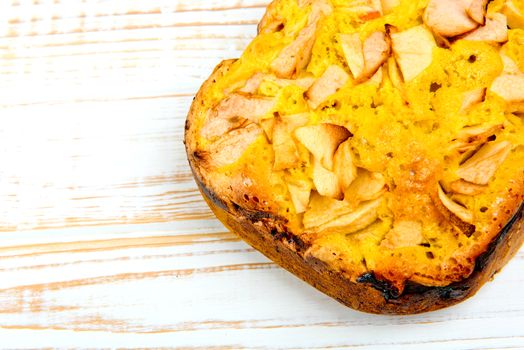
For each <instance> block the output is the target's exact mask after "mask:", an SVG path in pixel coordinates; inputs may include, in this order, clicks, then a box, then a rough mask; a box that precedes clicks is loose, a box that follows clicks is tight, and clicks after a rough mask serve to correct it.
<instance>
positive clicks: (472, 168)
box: [456, 141, 512, 185]
mask: <svg viewBox="0 0 524 350" xmlns="http://www.w3.org/2000/svg"><path fill="white" fill-rule="evenodd" d="M511 148H512V146H511V143H509V142H508V141H501V142H488V143H486V144H485V145H484V146H482V147H481V148H480V149H479V150H478V151H477V152H476V153H475V154H474V155H473V156H472V157H471V158H469V159H468V160H467V161H466V162H464V164H462V165H461V166H460V167H459V168H458V169H457V172H456V173H457V175H458V176H459V177H461V178H462V179H464V180H466V181H468V182H471V183H474V184H477V185H487V184H488V182H489V180H490V179H491V177H492V176H493V175H494V174H495V172H496V171H497V169H498V168H499V167H500V165H501V164H502V163H503V162H504V160H505V159H506V157H507V156H508V155H509V153H510V152H511Z"/></svg>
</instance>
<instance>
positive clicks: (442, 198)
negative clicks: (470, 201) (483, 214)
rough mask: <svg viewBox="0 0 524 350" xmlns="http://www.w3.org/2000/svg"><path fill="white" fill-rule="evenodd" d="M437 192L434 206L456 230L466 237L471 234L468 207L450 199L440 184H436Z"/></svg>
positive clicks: (471, 226) (472, 228)
mask: <svg viewBox="0 0 524 350" xmlns="http://www.w3.org/2000/svg"><path fill="white" fill-rule="evenodd" d="M437 194H438V196H437V198H436V200H434V204H435V207H436V208H437V209H438V210H439V211H440V213H441V214H442V215H443V216H444V217H445V218H446V219H447V220H448V221H449V223H450V224H451V225H452V226H453V227H454V228H455V229H456V230H457V231H459V232H461V233H463V234H465V235H466V236H468V237H469V236H471V235H472V234H473V233H474V232H475V226H474V225H473V213H472V212H471V211H470V210H469V209H467V208H465V207H463V206H462V205H460V204H458V203H457V202H454V201H453V200H451V198H449V197H448V196H447V194H446V193H445V192H444V190H443V189H442V186H441V185H440V184H438V188H437Z"/></svg>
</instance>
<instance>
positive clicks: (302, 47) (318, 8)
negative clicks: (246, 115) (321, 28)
mask: <svg viewBox="0 0 524 350" xmlns="http://www.w3.org/2000/svg"><path fill="white" fill-rule="evenodd" d="M309 4H311V12H310V14H309V19H308V23H307V25H306V26H305V27H304V28H303V29H302V30H301V31H300V32H299V33H298V36H297V38H296V39H295V41H293V42H292V43H291V44H289V45H288V46H286V47H284V48H283V49H282V51H280V54H279V55H278V56H277V58H275V59H274V60H273V62H271V65H270V67H271V70H272V71H273V72H274V73H275V74H276V75H277V76H278V77H279V78H291V77H292V76H294V75H297V74H298V73H300V72H301V71H302V70H303V69H304V68H306V67H307V65H308V64H309V61H310V59H311V52H312V50H313V44H314V43H315V39H316V32H317V26H318V22H319V21H320V20H321V19H322V18H323V17H324V16H326V15H329V14H330V13H331V11H332V6H331V4H330V3H329V1H327V0H311V1H306V2H305V3H304V6H305V5H309Z"/></svg>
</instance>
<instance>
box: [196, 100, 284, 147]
mask: <svg viewBox="0 0 524 350" xmlns="http://www.w3.org/2000/svg"><path fill="white" fill-rule="evenodd" d="M275 104H276V100H275V99H274V98H266V97H255V96H250V95H244V94H232V95H230V96H228V97H227V98H225V99H224V100H222V101H220V103H219V104H218V105H217V106H216V107H215V108H212V109H211V110H210V111H209V112H208V115H207V118H206V121H205V124H204V126H203V127H202V129H201V131H200V133H201V135H202V136H203V137H205V138H208V139H210V138H214V137H218V136H221V135H223V134H225V133H227V132H228V131H230V130H232V129H236V128H239V127H241V126H242V125H244V124H246V122H247V121H251V122H255V123H258V122H259V121H260V119H261V118H262V117H263V116H264V115H266V114H268V113H269V112H271V111H272V110H273V108H274V106H275Z"/></svg>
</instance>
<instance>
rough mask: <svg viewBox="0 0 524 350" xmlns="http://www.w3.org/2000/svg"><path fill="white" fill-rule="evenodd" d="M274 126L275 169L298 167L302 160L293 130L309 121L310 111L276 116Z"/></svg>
mask: <svg viewBox="0 0 524 350" xmlns="http://www.w3.org/2000/svg"><path fill="white" fill-rule="evenodd" d="M274 120H275V123H274V126H273V134H272V137H273V140H272V141H273V150H274V151H275V162H274V164H273V170H275V171H279V170H284V169H289V168H294V167H296V166H297V165H298V164H299V162H300V156H299V152H298V148H297V145H296V144H295V140H293V136H292V134H293V131H294V130H295V129H296V128H298V127H301V126H304V125H305V124H307V122H308V121H309V114H308V113H301V114H295V115H290V116H285V117H280V116H279V117H276V118H274Z"/></svg>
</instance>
